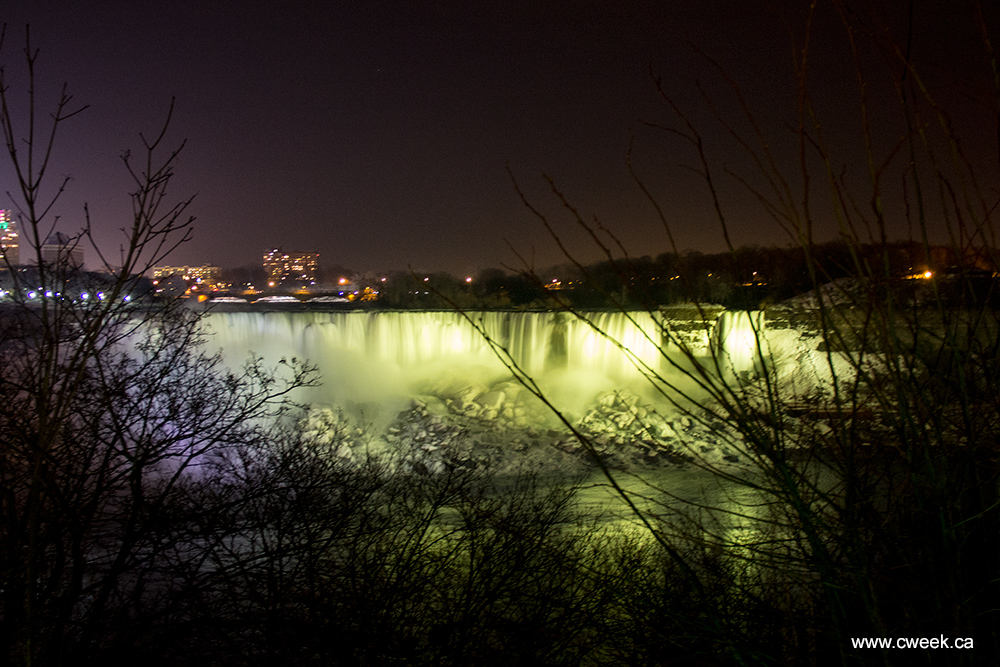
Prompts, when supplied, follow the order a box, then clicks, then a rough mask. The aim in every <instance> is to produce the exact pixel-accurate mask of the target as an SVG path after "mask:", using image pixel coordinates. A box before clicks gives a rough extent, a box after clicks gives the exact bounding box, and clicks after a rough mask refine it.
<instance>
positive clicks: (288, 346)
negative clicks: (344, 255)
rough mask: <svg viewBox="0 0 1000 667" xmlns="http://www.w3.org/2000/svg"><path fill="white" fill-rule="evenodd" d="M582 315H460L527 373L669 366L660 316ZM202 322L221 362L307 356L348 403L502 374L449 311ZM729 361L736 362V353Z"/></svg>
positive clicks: (610, 378) (613, 374) (628, 379)
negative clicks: (452, 376) (467, 376)
mask: <svg viewBox="0 0 1000 667" xmlns="http://www.w3.org/2000/svg"><path fill="white" fill-rule="evenodd" d="M586 315H587V320H588V321H589V322H588V321H584V320H581V319H578V318H575V317H572V316H569V315H567V314H565V313H548V312H543V313H539V312H528V313H519V312H503V311H499V312H475V313H470V314H469V316H470V317H471V318H472V320H473V321H475V322H477V323H478V324H479V325H480V326H481V327H482V329H483V330H484V331H485V332H486V333H487V334H489V336H490V337H491V338H492V339H493V340H494V341H496V343H497V344H498V345H500V346H502V347H503V348H504V349H506V350H507V351H508V352H509V354H510V357H511V359H512V360H513V361H514V362H515V363H516V364H517V365H518V366H519V367H520V368H521V369H522V370H523V371H524V372H526V373H527V374H528V375H530V376H532V377H536V378H543V377H546V376H550V375H553V374H571V375H575V376H578V377H582V376H589V377H593V378H600V379H601V380H602V381H605V382H612V383H613V382H618V383H633V382H636V381H641V379H642V374H643V372H644V371H652V372H662V371H663V370H664V368H665V367H666V366H668V365H669V364H667V363H666V362H667V360H666V359H665V358H664V354H665V350H666V349H667V346H666V344H665V341H664V337H663V331H664V326H665V323H664V321H663V320H662V319H661V320H657V319H656V318H654V316H653V315H651V314H649V313H645V312H638V313H620V312H619V313H588V314H586ZM208 319H209V324H210V329H211V331H212V332H213V336H212V339H211V341H210V345H214V346H217V347H218V349H220V350H221V351H222V353H223V355H224V356H225V357H226V358H227V361H228V362H230V363H233V364H237V363H240V362H241V361H242V360H243V359H245V358H246V357H247V355H248V354H250V353H255V354H258V355H260V356H262V357H263V358H264V360H265V361H266V362H270V363H275V362H277V360H278V359H280V358H281V357H298V358H300V359H308V360H309V361H310V362H312V363H315V364H317V365H318V366H319V367H320V371H321V373H322V375H323V377H324V382H325V385H326V386H327V387H328V389H329V391H328V393H332V394H333V395H338V394H339V395H345V394H347V395H350V396H351V397H353V399H354V400H360V401H372V400H378V399H379V398H384V397H386V396H404V395H407V394H409V393H411V392H413V391H414V390H415V389H417V388H418V385H420V384H421V383H426V382H428V381H433V380H434V377H433V376H434V375H435V374H442V373H444V374H447V373H473V374H486V375H494V376H499V375H503V374H506V373H508V371H507V369H506V368H505V367H504V366H503V364H502V363H501V362H500V360H499V359H498V358H497V355H496V354H495V353H494V352H493V351H492V350H491V348H490V346H489V345H488V344H487V342H486V340H485V339H484V338H483V336H482V335H481V334H480V333H479V332H478V331H477V330H476V329H475V327H473V326H472V325H471V324H470V323H469V322H468V320H466V318H465V317H464V316H463V315H461V314H459V313H455V312H437V311H434V312H417V311H403V312H357V311H354V312H333V313H330V312H305V313H303V312H297V313H275V312H268V313H263V312H262V313H254V312H239V313H213V314H212V315H210V316H209V318H208ZM666 325H667V326H669V323H666ZM724 340H726V341H728V340H736V339H735V338H733V337H728V338H725V339H724ZM692 349H694V350H695V351H696V352H698V353H705V352H707V350H708V337H707V335H705V334H702V335H701V336H700V337H698V336H696V337H695V339H693V344H692ZM736 355H737V356H738V357H739V358H740V359H742V355H743V352H742V351H739V352H737V353H736ZM741 363H742V362H741Z"/></svg>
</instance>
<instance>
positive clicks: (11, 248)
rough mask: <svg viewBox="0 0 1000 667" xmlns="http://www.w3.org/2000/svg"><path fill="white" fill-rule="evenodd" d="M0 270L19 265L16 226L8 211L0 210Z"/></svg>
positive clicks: (19, 257) (19, 253)
mask: <svg viewBox="0 0 1000 667" xmlns="http://www.w3.org/2000/svg"><path fill="white" fill-rule="evenodd" d="M0 253H2V257H0V268H3V267H6V266H17V265H18V264H20V263H21V252H20V247H19V246H18V239H17V224H16V223H15V222H14V219H13V218H12V217H11V215H10V211H5V210H3V209H0Z"/></svg>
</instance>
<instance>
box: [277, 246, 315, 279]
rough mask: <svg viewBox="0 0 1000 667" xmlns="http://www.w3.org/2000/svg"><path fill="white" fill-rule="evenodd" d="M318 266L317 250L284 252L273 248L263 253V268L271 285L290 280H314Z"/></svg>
mask: <svg viewBox="0 0 1000 667" xmlns="http://www.w3.org/2000/svg"><path fill="white" fill-rule="evenodd" d="M318 268H319V253H318V252H285V251H283V250H282V249H281V248H274V249H273V250H271V251H270V252H268V253H266V254H265V255H264V270H265V271H267V280H268V283H269V284H270V285H271V286H272V287H273V286H276V285H280V284H282V283H290V282H299V283H313V282H316V271H317V270H318Z"/></svg>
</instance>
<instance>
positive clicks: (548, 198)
mask: <svg viewBox="0 0 1000 667" xmlns="http://www.w3.org/2000/svg"><path fill="white" fill-rule="evenodd" d="M710 4H711V6H705V7H702V6H697V7H694V6H672V5H671V4H669V3H658V2H632V3H622V4H620V5H615V6H608V5H607V4H606V3H598V2H555V3H546V4H545V5H544V6H536V4H534V3H528V2H514V3H505V4H504V5H503V6H496V5H490V6H483V7H477V8H475V10H473V9H472V8H470V7H469V6H467V5H465V4H464V3H457V2H442V3H437V4H434V5H430V6H428V5H420V6H417V5H412V4H411V3H403V2H385V1H383V2H371V3H360V4H351V5H345V6H337V5H336V4H334V3H324V4H323V5H319V6H318V5H313V4H310V3H293V4H291V5H287V6H285V5H282V6H281V7H277V6H274V7H271V6H261V7H253V8H248V7H247V6H246V5H244V4H243V3H235V2H219V3H210V4H208V5H204V6H198V7H192V6H190V5H189V4H188V3H179V2H166V3H159V4H157V5H155V6H154V5H152V4H149V3H127V2H119V1H112V2H107V3H102V4H101V5H100V6H98V7H90V6H86V7H85V6H80V5H71V6H64V5H63V4H62V3H58V2H54V1H46V0H41V1H38V0H36V1H33V2H23V1H21V2H14V3H12V5H11V6H10V8H9V11H8V12H7V17H6V20H7V31H6V39H5V44H4V50H3V53H2V54H0V55H2V56H3V62H4V65H5V76H6V80H7V82H8V84H9V85H10V86H11V88H10V90H11V93H12V95H13V96H14V98H15V99H23V88H24V86H23V83H24V69H25V68H24V63H23V57H22V56H21V53H20V52H21V50H22V48H23V43H24V25H25V24H28V23H30V24H31V40H32V47H33V48H37V49H38V50H39V57H38V61H37V65H36V70H37V75H38V80H39V85H40V90H41V92H42V99H41V102H42V104H41V105H40V106H41V108H42V109H43V113H47V112H48V109H49V108H51V103H52V102H53V101H54V99H55V95H56V94H57V93H58V90H59V86H60V85H61V84H62V83H63V82H66V83H67V84H68V92H69V93H70V94H72V95H74V104H77V103H78V104H80V105H89V108H88V109H87V110H86V111H85V112H84V113H83V114H80V115H79V116H77V117H75V118H72V119H70V121H68V122H67V123H66V125H65V127H64V128H61V130H60V136H59V137H58V138H57V143H56V153H55V157H54V160H55V162H54V169H53V172H52V176H51V178H53V179H58V178H59V177H60V176H63V175H65V176H68V177H71V178H72V180H71V181H70V183H69V189H68V191H67V193H66V194H65V195H64V197H63V201H62V203H61V204H60V205H59V206H58V207H57V208H56V212H57V213H58V214H59V215H60V216H61V220H60V225H59V231H62V232H64V233H67V234H70V235H72V234H73V232H74V231H76V230H78V229H79V228H80V227H81V225H82V224H83V215H82V211H83V204H84V202H86V203H87V204H88V205H89V208H90V212H91V218H92V223H93V225H94V231H95V236H96V238H97V240H98V243H99V244H101V246H102V248H104V249H105V250H111V251H113V250H114V248H116V247H117V244H118V241H119V239H118V232H117V230H118V229H119V228H120V227H122V226H123V224H122V220H123V219H127V216H128V215H129V204H128V199H127V192H128V186H129V184H128V180H127V174H126V173H125V171H124V169H123V168H122V166H121V164H120V160H119V156H120V153H121V151H123V150H125V149H128V148H133V149H135V148H136V147H137V146H138V133H139V132H146V133H147V134H148V133H150V132H155V131H156V130H157V129H158V127H159V125H160V124H161V123H162V122H163V119H164V118H165V116H166V112H167V108H168V107H169V104H170V100H171V98H176V110H175V113H174V118H173V122H172V126H171V128H170V133H169V134H168V142H170V146H177V145H180V143H181V142H182V141H185V140H186V141H187V143H186V146H185V148H184V150H183V152H182V153H181V158H180V161H179V163H178V167H177V175H176V182H175V183H174V184H173V185H172V190H171V191H172V193H173V195H174V196H176V197H178V198H183V197H187V196H189V195H191V194H194V193H197V196H196V197H195V200H194V202H193V205H192V208H191V213H192V214H193V215H195V216H196V217H197V222H196V223H195V236H194V240H193V242H191V243H189V244H186V245H185V246H182V247H181V248H180V249H178V251H177V252H176V253H175V254H174V255H172V256H171V257H170V258H168V260H167V261H169V263H171V264H177V265H200V264H205V263H211V264H215V265H220V266H245V265H250V264H254V263H256V262H257V261H259V255H260V252H261V248H267V247H274V246H277V245H284V246H286V247H290V248H293V247H294V248H308V249H312V250H315V251H317V252H319V253H320V254H321V256H322V257H323V259H324V261H325V262H329V263H331V264H340V265H344V266H348V267H351V268H353V269H355V270H359V271H365V270H384V269H392V268H400V269H405V268H407V267H413V268H414V269H415V270H418V271H423V270H431V269H440V270H446V271H449V272H451V273H454V274H456V275H465V274H470V273H473V272H475V271H477V270H479V269H483V268H487V267H497V266H504V265H507V266H514V267H517V266H518V263H519V259H518V257H517V255H518V254H520V255H521V256H522V257H523V258H524V259H525V261H527V262H529V263H534V264H535V265H536V266H549V265H552V264H557V263H560V262H562V261H564V258H563V257H562V256H561V254H560V251H559V249H558V247H557V246H556V244H555V243H554V242H553V241H552V240H551V239H550V238H549V237H548V234H547V233H546V231H545V229H544V228H543V226H542V225H541V224H540V223H539V222H538V221H537V220H536V219H534V217H533V216H532V214H531V212H530V211H529V210H528V208H527V207H526V206H525V205H524V203H523V202H522V201H521V200H520V198H519V196H518V192H517V187H516V186H515V184H514V183H513V182H512V179H511V175H512V176H513V177H514V178H516V180H517V183H518V186H519V187H521V188H522V189H523V191H524V193H525V195H526V196H527V197H528V199H529V201H530V202H531V203H532V204H533V205H536V206H538V207H539V208H540V209H541V210H542V211H544V212H545V213H547V214H551V215H552V216H553V219H554V220H555V221H556V222H557V229H558V230H559V232H560V233H562V234H564V235H565V238H566V239H568V243H569V250H570V251H571V252H573V253H574V254H577V255H579V256H580V257H581V259H582V260H583V261H594V260H596V259H599V258H600V253H599V252H597V251H596V250H595V249H594V248H593V247H592V246H591V245H589V244H588V243H586V242H584V240H583V239H581V238H580V233H579V231H578V230H577V228H576V227H575V225H574V223H573V221H572V219H571V218H570V216H567V215H566V211H565V210H562V209H561V206H560V204H559V202H558V200H557V199H556V198H555V197H553V196H552V195H551V193H550V192H549V191H548V184H547V183H546V181H545V180H544V178H543V174H546V175H549V176H551V177H552V178H553V180H554V182H555V184H556V185H557V186H558V187H559V188H560V189H561V191H563V192H564V193H565V195H566V197H567V199H568V201H569V202H571V203H572V204H573V205H574V206H576V207H577V208H578V210H579V212H580V214H581V216H582V217H583V218H584V219H585V220H589V219H591V218H592V216H597V217H598V218H599V219H600V220H601V221H602V223H603V224H606V225H607V227H608V228H609V229H611V230H613V231H614V232H615V233H616V234H618V235H619V236H620V238H621V240H622V242H623V245H624V246H625V247H626V248H628V250H629V251H630V252H631V253H632V254H635V255H644V254H650V255H654V256H655V255H656V254H659V253H661V252H666V251H669V250H671V249H672V248H671V247H670V242H669V240H668V238H667V235H666V234H665V233H664V231H663V230H662V229H661V227H660V224H659V222H658V220H657V217H656V211H655V209H654V208H653V207H652V206H651V205H650V203H649V202H648V201H647V200H646V198H645V196H644V195H643V193H642V192H641V191H640V189H639V188H638V187H637V186H636V185H635V184H634V183H633V182H632V180H631V177H630V176H629V173H628V169H627V167H626V159H627V156H628V155H629V151H630V146H632V149H631V150H632V151H633V152H632V157H633V161H634V165H635V168H636V172H637V173H638V174H639V175H640V176H641V177H642V178H643V180H644V183H645V184H646V185H647V187H649V188H650V190H651V193H652V194H653V195H654V197H655V198H656V200H657V201H658V202H659V203H660V204H661V205H662V206H663V209H664V211H665V214H666V215H667V217H668V219H669V220H670V221H671V223H672V224H673V232H674V235H675V240H676V243H677V249H679V250H685V249H696V250H700V251H704V252H715V251H718V250H721V249H722V247H723V237H722V234H721V233H720V231H719V227H718V224H717V222H716V221H715V220H714V217H713V208H712V201H711V198H710V197H709V194H708V191H707V188H706V187H705V184H704V182H703V181H702V180H701V179H700V178H699V177H698V176H697V175H696V174H693V173H692V172H691V170H690V167H697V156H696V155H695V154H694V153H693V152H692V151H691V150H690V148H689V147H688V146H686V145H685V143H684V142H683V141H682V140H679V139H678V138H677V137H676V136H674V135H672V134H670V132H663V131H662V130H660V129H657V128H655V127H650V126H649V125H647V124H646V123H647V122H648V123H652V124H662V125H666V126H669V127H671V128H675V127H676V126H677V125H678V121H677V120H676V118H673V117H672V114H671V112H670V110H669V108H668V106H667V105H666V103H665V102H664V101H663V100H662V99H660V98H659V96H658V94H657V90H656V85H655V84H654V78H655V77H662V81H663V85H664V87H665V89H666V90H667V91H668V93H669V94H670V95H671V96H674V97H675V98H676V99H677V101H678V102H680V103H681V104H683V105H684V106H685V108H686V109H688V110H690V112H691V113H692V114H693V116H694V118H695V120H697V121H698V122H699V123H701V127H702V129H703V131H704V132H705V138H706V145H707V150H709V152H710V157H711V158H712V159H713V160H714V161H715V162H716V164H717V166H718V167H719V169H720V174H719V175H720V176H721V178H720V179H719V181H718V187H719V191H720V195H721V196H722V198H723V199H724V201H725V203H726V205H727V207H728V210H729V211H730V212H731V213H732V219H731V222H732V223H733V233H732V241H733V243H734V244H736V245H744V244H755V243H757V244H762V245H771V244H778V245H780V244H784V243H787V242H788V241H789V237H788V235H787V234H786V233H784V232H783V231H782V230H781V229H780V228H779V227H778V226H777V225H775V224H774V223H773V222H770V221H769V220H768V217H767V215H766V212H765V211H763V210H762V209H761V207H760V206H759V205H758V204H757V202H756V200H755V197H754V196H753V195H752V194H751V193H750V192H748V191H747V188H746V186H745V185H744V184H740V183H739V182H738V181H737V179H734V178H731V177H728V176H725V173H724V171H725V169H730V170H732V171H734V172H736V173H738V174H744V173H747V172H748V171H749V173H751V174H752V173H753V169H754V166H753V165H752V163H751V162H750V161H749V160H748V159H747V158H746V157H745V156H743V155H741V154H740V152H739V150H738V146H735V145H734V142H733V141H732V140H731V139H730V138H727V137H726V136H725V132H724V131H723V130H722V129H721V128H720V127H719V123H718V121H716V120H714V119H713V117H712V112H710V111H709V110H707V109H706V106H705V104H704V101H703V100H702V99H701V98H700V95H701V93H700V91H699V86H700V87H701V89H703V90H704V91H705V94H706V95H707V96H708V97H709V99H712V100H715V101H717V104H718V106H717V109H716V110H717V111H718V112H719V113H720V115H721V116H722V117H724V118H726V119H729V120H732V119H733V118H735V119H737V120H738V119H739V116H740V113H741V111H740V106H739V104H738V103H737V102H736V101H734V99H733V96H732V94H731V91H729V90H728V86H727V83H726V81H725V79H724V77H720V75H719V74H718V73H717V72H715V71H714V70H713V64H712V62H713V61H714V62H717V63H718V64H719V66H720V67H721V68H723V69H724V70H725V71H726V72H727V73H729V74H730V75H731V76H732V78H733V80H735V81H738V82H740V84H741V85H742V86H743V90H744V93H745V95H746V101H747V103H748V105H749V106H750V107H751V108H752V109H753V110H754V113H755V114H757V117H758V119H759V120H760V121H761V123H762V125H763V126H764V128H765V130H766V131H767V132H768V135H769V136H770V137H774V138H775V145H776V146H778V147H779V149H780V150H779V156H778V157H779V158H782V159H783V158H788V159H789V161H788V163H787V164H789V165H791V167H789V169H790V170H791V171H792V172H794V154H793V152H792V149H794V141H792V140H791V139H790V137H789V133H788V128H787V124H788V123H789V122H790V119H792V120H794V112H795V104H796V99H795V90H794V80H793V72H792V66H791V60H792V57H794V55H795V50H794V44H796V43H798V44H800V43H801V39H802V36H803V35H802V30H801V26H802V25H803V24H804V20H805V19H804V13H803V11H804V7H803V3H800V2H794V1H793V0H777V1H776V2H773V3H770V4H768V5H767V6H766V7H759V6H747V5H746V3H740V2H735V1H729V0H725V1H722V2H717V3H710ZM892 10H893V8H892V7H888V8H885V11H884V12H883V13H882V14H878V13H873V14H872V15H871V16H872V17H873V18H872V20H884V21H885V23H886V25H887V27H888V28H889V29H891V30H892V31H895V32H894V34H895V35H897V37H899V38H903V37H905V35H906V34H907V32H906V30H905V29H904V28H905V26H903V25H902V24H901V23H900V21H901V19H900V16H898V14H900V12H894V11H892ZM985 10H986V14H987V15H986V20H987V23H988V26H989V27H995V25H996V16H995V14H996V8H992V7H986V8H985ZM959 14H960V13H958V12H951V11H950V10H949V5H948V4H947V3H944V2H928V3H920V5H919V6H918V7H917V11H916V13H915V18H914V26H913V30H912V35H913V45H914V49H913V51H914V57H915V58H916V59H918V60H919V61H920V62H921V64H922V65H924V66H925V71H928V72H929V77H930V79H929V81H930V82H931V83H932V84H934V85H935V86H938V87H939V88H940V89H941V90H942V92H943V99H944V100H945V101H946V102H949V101H951V100H959V101H962V102H969V101H971V102H972V104H971V105H969V106H970V108H971V111H969V110H966V111H964V112H962V113H961V114H959V115H957V117H956V118H955V120H956V123H957V124H958V125H959V126H960V128H962V129H967V128H972V132H971V134H970V133H968V132H966V133H965V134H964V136H967V137H968V139H967V142H966V144H965V148H966V149H967V150H968V151H969V157H970V160H972V162H973V163H974V164H982V163H984V162H986V161H990V160H992V161H995V159H996V157H995V154H996V150H997V149H996V136H995V134H996V131H995V130H996V128H995V111H994V110H992V108H991V107H990V104H993V105H994V106H995V101H993V102H991V101H990V99H989V98H988V97H987V98H985V99H984V98H983V92H984V91H986V90H988V86H987V85H985V84H984V82H985V83H987V84H988V72H984V71H981V70H980V69H976V68H975V67H973V66H971V65H970V63H974V62H976V60H977V58H978V52H976V48H977V47H976V45H977V35H976V34H975V27H974V26H972V25H969V24H966V23H962V22H960V21H959V20H958V19H957V18H955V17H956V16H958V15H959ZM793 35H794V38H793ZM793 39H794V40H798V41H793ZM994 41H1000V40H994ZM811 48H812V50H813V51H812V54H813V60H814V61H815V65H814V67H813V72H814V74H813V76H814V77H815V81H816V82H817V90H818V91H819V93H820V94H819V95H818V96H817V99H816V103H817V105H818V106H819V107H820V108H821V110H823V111H824V112H826V113H828V114H830V115H829V118H830V119H831V121H832V122H830V123H829V125H828V127H829V131H830V140H831V142H832V143H833V144H834V145H835V146H837V148H838V150H839V149H841V148H842V149H843V152H842V153H841V154H840V156H839V159H842V160H843V162H844V163H845V164H848V163H849V164H858V165H861V164H863V160H860V159H856V158H859V156H860V155H861V154H860V152H859V151H860V149H861V147H860V146H859V143H860V141H859V139H858V137H857V136H856V128H857V127H858V124H859V120H858V118H857V112H856V109H857V105H856V104H854V99H855V97H856V91H854V90H853V89H852V85H854V82H853V81H852V72H851V66H850V54H849V53H847V52H845V50H844V35H843V30H842V28H840V27H838V20H837V17H836V16H835V14H834V12H833V10H832V9H831V7H830V6H828V5H826V4H821V6H820V10H819V13H818V15H817V18H816V28H815V30H814V35H813V40H812V45H811ZM699 50H700V51H701V53H699ZM705 54H707V56H709V57H710V58H711V59H712V60H709V59H708V58H706V56H705ZM872 61H873V62H874V57H873V59H872ZM872 95H873V96H872V100H871V101H872V105H873V107H872V108H873V109H875V110H879V109H885V108H891V104H893V103H894V102H893V101H892V100H891V99H890V100H887V99H886V98H887V97H891V94H890V93H889V92H888V89H886V90H877V89H876V90H875V92H874V93H873V94H872ZM845 100H846V101H847V103H845ZM991 113H993V116H992V117H991V116H990V114H991ZM873 117H874V118H875V119H876V120H877V121H879V122H881V121H882V120H884V117H885V114H883V115H882V116H879V115H878V114H873ZM852 132H854V134H853V135H852V134H851V133H852ZM879 148H880V150H883V152H886V151H888V150H889V149H888V148H886V147H884V146H883V147H879ZM508 170H509V173H508ZM862 171H863V170H862ZM0 179H2V180H3V182H4V183H5V184H7V185H8V187H6V188H3V190H5V191H6V190H12V189H13V188H12V187H10V184H12V183H15V182H16V181H15V180H14V177H13V175H12V173H11V172H10V169H9V167H8V166H6V165H4V166H3V167H2V170H0ZM56 185H57V183H56V182H55V181H53V182H51V183H50V185H49V187H51V188H55V187H56ZM985 187H986V189H987V190H996V189H997V188H998V187H1000V184H995V183H986V184H985ZM50 192H51V190H50ZM890 203H892V204H898V202H890ZM0 207H3V208H10V207H11V202H10V201H4V202H3V203H2V205H0ZM898 208H899V207H898V206H896V210H897V211H898ZM890 213H892V214H895V213H894V211H893V210H891V209H890ZM890 229H892V230H894V231H895V232H896V233H897V235H898V236H899V237H901V238H905V237H906V234H907V233H908V230H907V228H906V226H905V225H904V224H895V226H893V223H892V220H890ZM817 230H818V234H819V238H820V239H821V240H822V239H825V238H828V237H830V236H831V235H832V234H834V233H835V230H836V224H835V222H834V221H832V220H828V219H820V220H818V221H817ZM508 244H509V246H510V247H508ZM112 254H113V252H112Z"/></svg>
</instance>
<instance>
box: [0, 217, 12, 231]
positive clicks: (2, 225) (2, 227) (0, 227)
mask: <svg viewBox="0 0 1000 667" xmlns="http://www.w3.org/2000/svg"><path fill="white" fill-rule="evenodd" d="M8 227H10V223H9V222H7V221H6V220H2V221H0V232H5V231H7V228H8Z"/></svg>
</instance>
